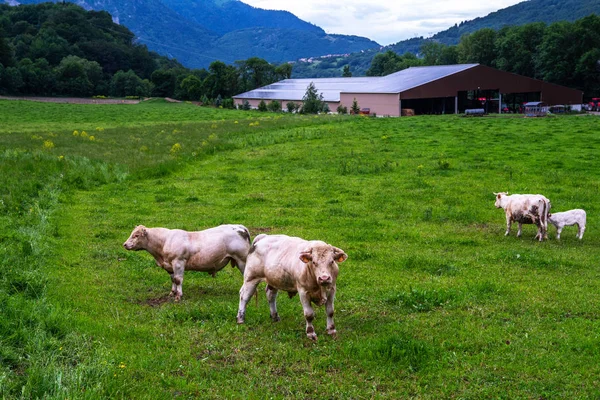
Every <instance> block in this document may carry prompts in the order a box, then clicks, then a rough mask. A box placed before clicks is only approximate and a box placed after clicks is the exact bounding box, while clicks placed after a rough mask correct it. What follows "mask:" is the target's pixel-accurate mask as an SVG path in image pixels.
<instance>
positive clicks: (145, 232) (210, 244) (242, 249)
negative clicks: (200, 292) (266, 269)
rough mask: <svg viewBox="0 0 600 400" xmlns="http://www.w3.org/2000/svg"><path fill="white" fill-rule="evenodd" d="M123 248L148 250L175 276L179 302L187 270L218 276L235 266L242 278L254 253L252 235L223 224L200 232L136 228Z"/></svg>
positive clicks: (241, 227)
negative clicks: (247, 259)
mask: <svg viewBox="0 0 600 400" xmlns="http://www.w3.org/2000/svg"><path fill="white" fill-rule="evenodd" d="M123 246H124V247H125V249H127V250H146V251H147V252H148V253H150V254H152V256H153V257H154V259H155V260H156V263H157V264H158V265H159V266H160V267H162V268H164V269H165V271H167V272H168V273H169V275H170V276H171V282H172V283H173V285H172V286H171V293H170V294H169V296H175V301H179V300H181V296H182V295H183V290H182V284H183V272H184V270H192V271H202V272H208V273H210V274H212V275H213V276H214V274H215V273H216V272H217V271H220V270H221V269H223V267H225V265H227V264H228V263H231V266H232V267H237V268H238V269H239V270H240V272H241V273H242V275H243V274H244V269H245V267H246V257H247V256H248V250H250V233H249V232H248V229H246V227H245V226H243V225H220V226H217V227H214V228H210V229H206V230H203V231H197V232H187V231H183V230H181V229H166V228H146V227H145V226H143V225H138V226H136V227H135V229H134V230H133V232H132V233H131V235H130V236H129V239H127V241H126V242H125V243H123Z"/></svg>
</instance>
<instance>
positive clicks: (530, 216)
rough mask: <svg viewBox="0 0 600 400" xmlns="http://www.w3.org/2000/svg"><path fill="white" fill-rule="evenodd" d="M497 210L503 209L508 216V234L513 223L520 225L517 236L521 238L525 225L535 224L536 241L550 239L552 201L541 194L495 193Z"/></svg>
mask: <svg viewBox="0 0 600 400" xmlns="http://www.w3.org/2000/svg"><path fill="white" fill-rule="evenodd" d="M494 195H495V196H496V203H495V206H496V208H503V209H504V212H505V214H506V233H505V234H504V236H508V234H509V233H510V227H511V225H512V223H513V222H517V223H518V224H519V231H518V232H517V236H518V237H520V236H521V231H522V230H521V229H522V225H523V224H535V225H537V227H538V232H537V235H536V236H535V238H536V239H539V241H540V242H541V241H542V240H544V239H548V214H549V213H550V200H548V199H547V198H546V197H545V196H543V195H541V194H512V195H508V193H506V192H500V193H494Z"/></svg>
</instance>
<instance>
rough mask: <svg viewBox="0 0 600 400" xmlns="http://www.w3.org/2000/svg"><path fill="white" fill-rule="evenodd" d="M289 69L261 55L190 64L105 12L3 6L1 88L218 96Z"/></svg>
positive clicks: (198, 97) (0, 90)
mask: <svg viewBox="0 0 600 400" xmlns="http://www.w3.org/2000/svg"><path fill="white" fill-rule="evenodd" d="M291 73H292V67H291V65H290V64H287V63H286V64H281V65H273V64H270V63H269V62H267V61H266V60H263V59H261V58H257V57H253V58H249V59H247V60H241V61H237V62H236V63H235V64H234V65H227V64H225V63H223V62H221V61H214V62H212V63H211V64H210V66H209V68H208V69H188V68H185V67H184V66H183V65H181V64H180V63H179V62H177V61H176V60H173V59H169V58H167V57H164V56H160V55H159V54H157V53H154V52H151V51H148V49H147V47H146V46H144V45H140V44H136V43H135V35H134V34H133V33H132V32H131V31H130V30H129V29H127V28H126V27H124V26H121V25H118V24H115V23H114V22H113V21H112V17H111V16H110V14H109V13H107V12H105V11H85V10H84V9H83V8H81V7H79V6H76V5H74V4H72V3H58V4H54V3H43V4H38V5H21V6H16V7H11V6H8V5H5V4H2V5H0V94H5V95H33V96H77V97H91V96H116V97H125V96H136V97H137V96H139V97H145V96H160V97H173V98H177V99H181V100H201V101H204V102H214V101H221V99H227V98H230V97H231V96H233V95H234V94H237V93H242V92H245V91H248V90H252V89H255V88H257V87H260V86H264V85H268V84H269V83H272V82H276V81H278V80H281V79H285V78H289V77H290V76H291ZM227 104H230V105H231V106H232V105H233V103H232V102H231V101H230V102H229V103H227V102H225V105H227Z"/></svg>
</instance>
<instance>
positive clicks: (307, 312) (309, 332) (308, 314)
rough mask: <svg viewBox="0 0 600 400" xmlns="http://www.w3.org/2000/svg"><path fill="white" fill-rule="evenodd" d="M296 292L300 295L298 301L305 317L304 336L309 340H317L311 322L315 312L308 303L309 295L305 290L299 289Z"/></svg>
mask: <svg viewBox="0 0 600 400" xmlns="http://www.w3.org/2000/svg"><path fill="white" fill-rule="evenodd" d="M298 294H299V295H300V302H301V303H302V308H303V309H304V319H306V336H307V337H308V338H309V339H311V340H314V341H317V334H316V333H315V327H314V326H313V323H312V322H313V320H314V319H315V312H314V310H313V308H312V306H311V305H310V295H309V294H308V293H306V292H305V291H299V292H298Z"/></svg>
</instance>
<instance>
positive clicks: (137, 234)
mask: <svg viewBox="0 0 600 400" xmlns="http://www.w3.org/2000/svg"><path fill="white" fill-rule="evenodd" d="M147 244H148V229H147V228H146V227H145V226H144V225H138V226H136V227H135V229H134V230H133V232H131V235H129V239H127V241H126V242H125V243H123V247H125V249H127V250H143V249H145V248H146V245H147Z"/></svg>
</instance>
